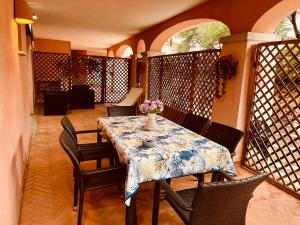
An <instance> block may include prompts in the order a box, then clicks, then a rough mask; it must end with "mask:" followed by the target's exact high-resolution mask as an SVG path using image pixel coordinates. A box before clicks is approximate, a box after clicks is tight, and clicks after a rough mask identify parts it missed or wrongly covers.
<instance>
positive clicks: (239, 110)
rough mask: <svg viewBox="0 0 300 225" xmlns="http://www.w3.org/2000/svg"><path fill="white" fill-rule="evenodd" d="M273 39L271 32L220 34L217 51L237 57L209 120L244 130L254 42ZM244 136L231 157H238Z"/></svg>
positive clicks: (252, 73) (240, 158) (238, 158)
mask: <svg viewBox="0 0 300 225" xmlns="http://www.w3.org/2000/svg"><path fill="white" fill-rule="evenodd" d="M274 40H276V38H275V36H274V35H271V34H263V33H241V34H235V35H232V36H228V37H223V38H221V40H220V42H221V43H222V44H223V48H222V52H221V55H229V54H231V55H233V57H234V58H235V59H237V60H238V68H237V74H236V75H235V76H234V77H233V78H232V79H231V80H228V82H227V87H226V93H225V95H224V96H222V97H221V98H215V99H214V103H213V112H212V121H214V122H218V123H222V124H226V125H228V126H231V127H235V128H237V129H240V130H242V131H245V127H246V122H247V121H246V120H247V116H248V114H247V113H248V112H249V110H250V108H249V104H248V103H249V98H250V94H251V93H249V88H250V86H249V84H250V82H251V81H252V78H253V75H254V70H253V61H254V46H255V45H256V44H258V43H261V42H268V41H274ZM243 149H244V140H242V141H241V142H240V143H239V145H238V146H237V149H236V153H237V155H236V156H235V158H234V160H235V161H241V160H242V155H243Z"/></svg>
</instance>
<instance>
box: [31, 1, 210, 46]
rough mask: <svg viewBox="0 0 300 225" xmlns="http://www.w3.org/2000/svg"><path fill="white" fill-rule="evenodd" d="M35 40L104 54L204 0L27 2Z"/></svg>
mask: <svg viewBox="0 0 300 225" xmlns="http://www.w3.org/2000/svg"><path fill="white" fill-rule="evenodd" d="M27 1H28V3H29V5H30V7H31V8H32V11H33V13H35V14H36V15H37V16H38V21H36V22H35V23H34V25H33V31H34V35H35V37H36V38H48V39H56V40H66V41H71V45H72V49H86V50H98V51H99V50H104V49H106V48H108V47H110V46H112V45H114V44H117V43H119V42H121V41H123V40H125V39H127V38H129V37H131V36H133V35H135V34H137V33H139V32H141V31H143V30H145V29H147V28H149V27H151V26H153V25H156V24H158V23H160V22H162V21H164V20H167V19H169V18H171V17H173V16H175V15H177V14H179V13H181V12H184V11H186V10H188V9H191V8H193V7H195V6H196V5H199V4H201V3H203V2H205V1H207V0H27Z"/></svg>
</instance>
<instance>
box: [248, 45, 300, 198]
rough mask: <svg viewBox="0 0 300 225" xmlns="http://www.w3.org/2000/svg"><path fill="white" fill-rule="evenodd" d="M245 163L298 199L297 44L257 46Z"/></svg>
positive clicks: (299, 64)
mask: <svg viewBox="0 0 300 225" xmlns="http://www.w3.org/2000/svg"><path fill="white" fill-rule="evenodd" d="M255 71H256V73H255V80H254V86H253V99H252V105H251V114H250V121H249V126H248V129H247V130H248V135H247V139H246V142H247V143H246V144H247V145H246V146H247V147H246V151H245V152H246V153H245V158H244V164H245V166H246V167H248V168H250V169H252V170H254V171H258V172H260V171H265V172H267V173H270V176H269V178H270V179H271V180H273V181H275V182H276V184H278V185H279V186H281V187H283V188H284V189H286V190H288V191H290V192H291V193H293V194H294V195H296V196H298V197H300V167H299V164H300V150H299V147H300V41H299V40H297V41H282V42H272V43H263V44H259V45H258V46H257V54H256V67H255Z"/></svg>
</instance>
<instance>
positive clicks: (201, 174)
mask: <svg viewBox="0 0 300 225" xmlns="http://www.w3.org/2000/svg"><path fill="white" fill-rule="evenodd" d="M194 176H195V177H197V178H198V186H199V185H200V184H202V183H203V182H204V173H198V174H195V175H194Z"/></svg>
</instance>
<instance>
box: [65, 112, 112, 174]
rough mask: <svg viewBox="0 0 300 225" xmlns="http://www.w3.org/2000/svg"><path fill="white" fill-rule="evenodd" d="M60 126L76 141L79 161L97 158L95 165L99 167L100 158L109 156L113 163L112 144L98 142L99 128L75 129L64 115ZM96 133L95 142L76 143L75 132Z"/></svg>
mask: <svg viewBox="0 0 300 225" xmlns="http://www.w3.org/2000/svg"><path fill="white" fill-rule="evenodd" d="M61 125H62V127H63V128H64V129H65V130H66V131H67V132H68V133H69V135H70V136H71V137H72V139H73V141H74V142H75V143H76V146H77V150H78V154H79V161H89V160H97V167H98V168H101V160H102V159H105V158H109V161H110V165H111V166H112V165H114V163H115V159H116V157H115V156H116V154H115V150H114V147H113V145H112V144H111V143H110V142H99V141H101V140H102V139H101V135H100V131H101V130H84V131H75V128H74V126H73V124H72V123H71V121H70V120H69V118H68V117H67V116H64V117H63V118H62V120H61ZM95 132H96V133H97V140H98V142H97V143H87V144H78V142H77V134H84V133H95Z"/></svg>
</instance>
